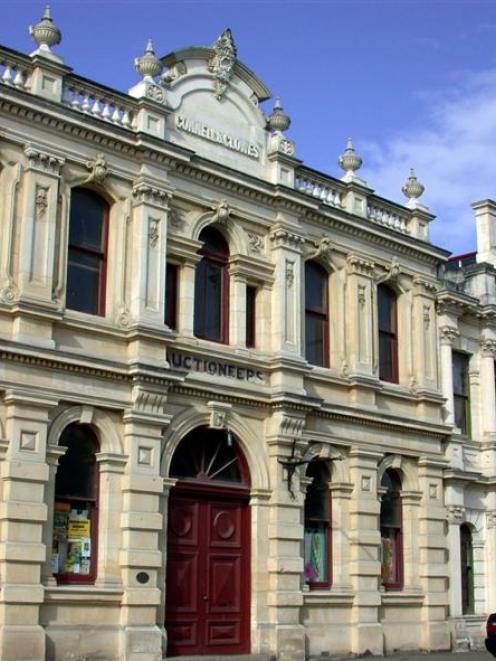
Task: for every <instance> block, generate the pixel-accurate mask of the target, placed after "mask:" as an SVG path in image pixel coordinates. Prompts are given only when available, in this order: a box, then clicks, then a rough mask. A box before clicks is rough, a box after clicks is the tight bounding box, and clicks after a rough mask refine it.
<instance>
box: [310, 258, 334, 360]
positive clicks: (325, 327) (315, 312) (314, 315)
mask: <svg viewBox="0 0 496 661" xmlns="http://www.w3.org/2000/svg"><path fill="white" fill-rule="evenodd" d="M310 269H313V270H314V274H315V275H318V277H319V278H320V279H321V283H322V285H323V291H324V304H323V306H322V308H312V307H310V305H309V301H308V298H309V297H308V296H307V286H308V281H309V270H310ZM309 319H317V320H319V321H320V323H321V326H322V336H323V346H322V360H321V361H319V362H312V363H311V364H312V365H319V366H320V367H329V274H328V272H327V271H326V270H325V269H324V268H323V267H322V266H321V265H320V264H317V262H313V261H308V262H306V263H305V357H306V358H307V360H308V361H309V362H310V360H309V358H308V355H309V353H310V350H309V337H308V323H307V321H308V320H309Z"/></svg>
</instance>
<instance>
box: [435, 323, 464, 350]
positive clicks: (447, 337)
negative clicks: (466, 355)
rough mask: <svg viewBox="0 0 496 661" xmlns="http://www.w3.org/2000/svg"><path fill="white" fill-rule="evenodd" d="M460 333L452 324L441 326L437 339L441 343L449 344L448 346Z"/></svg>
mask: <svg viewBox="0 0 496 661" xmlns="http://www.w3.org/2000/svg"><path fill="white" fill-rule="evenodd" d="M459 335H460V331H459V330H458V329H457V328H454V326H441V328H440V329H439V341H440V342H441V344H449V345H450V346H451V345H452V344H453V342H454V341H455V340H456V338H457V337H458V336H459Z"/></svg>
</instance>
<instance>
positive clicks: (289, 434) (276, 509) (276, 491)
mask: <svg viewBox="0 0 496 661" xmlns="http://www.w3.org/2000/svg"><path fill="white" fill-rule="evenodd" d="M304 424H305V418H304V416H300V415H291V414H286V413H283V412H276V413H274V414H273V416H272V419H271V421H270V431H271V432H274V433H271V434H269V435H268V437H267V443H268V454H269V456H268V463H269V472H270V474H271V475H272V476H273V484H272V496H271V499H270V505H269V549H268V550H269V553H268V560H267V568H268V573H269V584H268V594H267V605H268V614H269V623H268V631H267V639H268V641H269V643H268V644H269V648H270V652H271V653H272V654H275V655H276V656H277V659H278V660H280V661H300V660H301V659H303V658H304V657H305V631H304V628H303V626H302V625H301V624H300V608H301V606H302V605H303V594H302V590H301V587H302V574H303V559H302V557H301V556H302V540H303V525H302V517H301V511H302V508H303V502H304V495H303V493H302V491H301V489H300V483H299V473H298V471H295V472H294V474H293V475H292V477H291V479H290V483H289V484H288V472H287V470H288V469H286V468H284V467H283V466H282V465H281V464H280V463H279V462H278V459H282V460H286V459H289V458H290V456H291V454H292V448H293V447H294V448H295V453H299V450H300V445H301V435H302V431H303V427H304ZM298 439H300V440H298ZM293 442H294V444H295V445H294V446H293ZM290 489H291V491H290Z"/></svg>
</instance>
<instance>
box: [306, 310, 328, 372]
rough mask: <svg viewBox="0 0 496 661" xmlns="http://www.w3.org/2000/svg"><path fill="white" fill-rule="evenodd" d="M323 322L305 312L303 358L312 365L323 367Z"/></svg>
mask: <svg viewBox="0 0 496 661" xmlns="http://www.w3.org/2000/svg"><path fill="white" fill-rule="evenodd" d="M324 347H325V322H324V319H322V318H321V317H317V316H313V315H311V314H310V313H308V312H307V314H306V316H305V357H306V359H307V360H308V362H309V363H311V364H312V365H324V362H325V361H324V356H325V353H324Z"/></svg>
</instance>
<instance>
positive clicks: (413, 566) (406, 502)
mask: <svg viewBox="0 0 496 661" xmlns="http://www.w3.org/2000/svg"><path fill="white" fill-rule="evenodd" d="M421 498H422V492H420V491H402V492H401V512H402V517H403V589H404V591H405V592H412V593H414V592H417V593H418V592H420V591H421V586H420V584H419V575H418V568H419V563H420V557H419V556H420V549H419V547H418V543H417V534H418V520H419V509H420V501H421Z"/></svg>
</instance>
